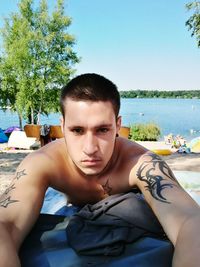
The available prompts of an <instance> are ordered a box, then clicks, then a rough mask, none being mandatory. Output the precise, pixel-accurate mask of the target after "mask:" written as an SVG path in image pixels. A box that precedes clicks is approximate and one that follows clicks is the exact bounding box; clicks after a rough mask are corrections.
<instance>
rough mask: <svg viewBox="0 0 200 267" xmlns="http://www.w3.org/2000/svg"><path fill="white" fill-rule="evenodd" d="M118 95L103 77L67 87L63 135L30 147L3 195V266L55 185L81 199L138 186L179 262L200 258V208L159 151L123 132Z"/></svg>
mask: <svg viewBox="0 0 200 267" xmlns="http://www.w3.org/2000/svg"><path fill="white" fill-rule="evenodd" d="M119 109H120V96H119V93H118V91H117V88H116V86H115V85H114V84H113V83H112V82H111V81H109V80H108V79H106V78H105V77H103V76H100V75H97V74H83V75H80V76H77V77H76V78H74V79H72V80H71V81H70V82H69V83H68V84H67V85H66V86H65V87H63V89H62V92H61V111H62V115H63V117H62V122H61V126H62V131H63V134H64V138H61V139H58V140H56V141H53V142H51V143H49V144H47V145H46V146H44V147H42V148H40V149H39V150H37V151H35V152H33V153H31V154H29V155H28V156H27V157H26V158H25V159H24V160H23V161H22V162H21V164H20V165H19V167H18V169H17V171H16V174H15V176H14V177H13V182H12V183H11V185H10V187H8V188H7V190H6V192H5V193H4V194H3V196H2V197H1V199H0V266H1V267H18V266H20V260H19V258H18V251H19V248H20V246H21V244H22V242H23V240H24V239H25V237H26V236H27V234H28V233H29V232H30V230H31V229H32V227H33V225H34V223H35V222H36V220H37V218H38V216H39V214H40V209H41V207H42V204H43V201H44V196H45V192H46V190H47V188H48V187H50V186H51V187H53V188H54V189H56V190H59V191H61V192H63V193H65V194H66V195H67V198H68V201H69V202H70V203H72V204H74V205H77V206H83V205H85V204H88V203H90V204H94V203H97V202H98V201H100V200H103V199H105V198H107V197H108V196H110V195H114V194H118V193H127V192H129V191H131V190H132V189H133V188H138V189H139V190H140V191H141V192H142V194H143V196H144V198H145V200H146V202H147V203H148V205H149V206H150V207H151V209H152V210H153V212H154V214H155V216H156V217H157V218H158V220H159V222H160V223H161V225H162V227H163V229H164V231H165V233H166V235H167V236H168V238H169V239H170V240H171V242H172V243H173V245H174V248H175V250H174V257H173V266H176V267H177V266H179V267H197V266H199V262H200V209H199V206H198V204H197V203H196V202H195V201H194V200H193V199H192V198H191V197H190V196H189V195H188V194H187V193H186V192H185V191H184V190H183V188H182V187H181V186H180V185H179V184H178V182H177V180H176V179H175V177H174V175H173V173H172V171H171V170H170V168H169V167H168V166H167V164H166V163H165V162H164V161H162V160H161V158H160V157H159V156H157V155H156V154H154V153H152V152H150V151H148V150H147V149H145V148H144V147H142V146H140V145H138V144H137V143H135V142H132V141H130V140H128V139H124V138H122V137H119V136H118V132H119V129H120V126H121V117H120V116H119Z"/></svg>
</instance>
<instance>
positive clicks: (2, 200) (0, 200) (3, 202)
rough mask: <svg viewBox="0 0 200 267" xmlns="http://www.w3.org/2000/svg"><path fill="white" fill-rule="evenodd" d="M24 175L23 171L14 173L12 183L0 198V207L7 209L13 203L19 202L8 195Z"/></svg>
mask: <svg viewBox="0 0 200 267" xmlns="http://www.w3.org/2000/svg"><path fill="white" fill-rule="evenodd" d="M25 175H26V172H25V169H24V170H22V171H18V172H16V175H15V177H14V179H13V181H12V183H11V184H10V185H9V186H8V187H7V188H6V190H5V192H4V193H3V195H2V196H1V197H0V207H3V208H7V207H8V205H10V204H12V203H15V202H19V200H17V199H12V198H11V196H10V193H11V192H12V191H13V190H14V189H15V188H16V187H15V184H16V182H17V181H18V180H19V179H20V178H21V177H23V176H25Z"/></svg>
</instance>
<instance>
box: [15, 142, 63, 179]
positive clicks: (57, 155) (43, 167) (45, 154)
mask: <svg viewBox="0 0 200 267" xmlns="http://www.w3.org/2000/svg"><path fill="white" fill-rule="evenodd" d="M64 147H65V146H64V140H56V141H53V142H51V143H49V144H47V145H45V146H44V147H42V148H40V149H38V150H36V151H34V152H32V153H30V154H29V155H28V156H27V157H26V158H25V159H24V160H23V161H22V163H21V164H20V165H21V166H20V167H21V168H26V169H27V168H28V169H29V170H30V171H31V172H33V173H37V174H38V175H40V176H41V177H44V176H45V177H47V178H50V176H53V175H55V174H56V173H57V172H58V169H59V167H60V164H62V162H63V160H64V158H65V153H66V152H65V149H64Z"/></svg>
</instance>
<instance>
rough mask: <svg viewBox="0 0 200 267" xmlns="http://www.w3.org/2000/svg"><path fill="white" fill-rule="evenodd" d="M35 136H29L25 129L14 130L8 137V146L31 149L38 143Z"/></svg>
mask: <svg viewBox="0 0 200 267" xmlns="http://www.w3.org/2000/svg"><path fill="white" fill-rule="evenodd" d="M36 141H37V139H36V138H35V137H27V136H26V133H25V132H24V131H13V132H12V133H11V135H10V137H9V139H8V147H14V148H21V149H30V148H31V147H32V146H35V145H36Z"/></svg>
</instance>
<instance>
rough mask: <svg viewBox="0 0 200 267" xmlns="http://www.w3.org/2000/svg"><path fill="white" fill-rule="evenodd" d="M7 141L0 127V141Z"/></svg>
mask: <svg viewBox="0 0 200 267" xmlns="http://www.w3.org/2000/svg"><path fill="white" fill-rule="evenodd" d="M6 142H8V137H7V136H6V135H5V133H4V132H3V130H2V129H1V128H0V143H6Z"/></svg>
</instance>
